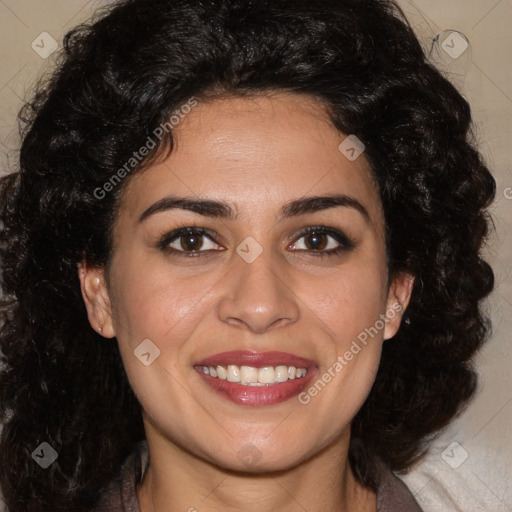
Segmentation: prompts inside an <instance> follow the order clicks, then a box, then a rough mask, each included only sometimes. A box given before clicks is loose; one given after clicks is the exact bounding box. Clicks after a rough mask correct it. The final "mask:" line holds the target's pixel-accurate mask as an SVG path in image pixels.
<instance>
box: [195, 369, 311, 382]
mask: <svg viewBox="0 0 512 512" xmlns="http://www.w3.org/2000/svg"><path fill="white" fill-rule="evenodd" d="M201 369H202V371H203V372H204V373H205V374H207V375H210V377H214V378H218V379H221V380H226V379H227V380H228V381H229V382H238V383H240V384H244V385H246V386H268V385H272V384H276V383H280V382H286V381H287V380H293V379H300V378H302V377H304V376H305V375H306V374H307V372H308V370H307V368H296V367H295V366H286V365H284V364H282V365H278V366H276V367H274V366H264V367H262V368H254V367H252V366H237V365H236V364H230V365H227V367H225V366H217V367H213V366H209V367H208V366H202V367H201Z"/></svg>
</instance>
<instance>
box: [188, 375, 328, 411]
mask: <svg viewBox="0 0 512 512" xmlns="http://www.w3.org/2000/svg"><path fill="white" fill-rule="evenodd" d="M195 369H196V371H197V372H198V373H199V375H201V377H202V378H203V380H204V381H205V382H206V384H207V385H208V386H209V387H210V388H211V389H213V391H216V392H217V393H218V394H219V395H222V396H223V397H225V398H228V399H229V400H231V401H232V402H234V403H235V404H239V405H252V406H261V405H274V404H278V403H281V402H285V401H286V400H289V399H290V398H293V397H294V396H297V395H298V394H299V393H300V392H301V391H302V390H303V389H304V388H306V387H307V385H308V384H309V383H310V381H311V380H312V379H313V377H314V376H315V375H316V374H317V373H318V369H317V368H315V367H312V368H308V373H306V375H305V376H304V377H300V378H299V379H293V380H287V381H286V382H280V383H277V384H272V385H271V386H245V385H244V384H239V383H237V382H229V381H228V380H222V379H219V378H217V377H210V375H207V374H206V373H204V372H203V370H202V368H201V367H199V368H195Z"/></svg>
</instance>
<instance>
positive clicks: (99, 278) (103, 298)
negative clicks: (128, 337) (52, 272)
mask: <svg viewBox="0 0 512 512" xmlns="http://www.w3.org/2000/svg"><path fill="white" fill-rule="evenodd" d="M78 277H79V279H80V288H81V290H82V297H83V299H84V302H85V307H86V308H87V316H88V318H89V323H90V324H91V327H92V328H93V329H94V330H95V331H98V332H99V333H100V334H101V335H102V336H104V337H105V338H113V337H114V336H115V335H116V333H115V330H114V326H113V322H112V307H111V302H110V297H109V293H108V288H107V283H106V281H105V275H104V269H103V268H98V267H91V266H89V265H88V264H86V263H84V262H82V263H79V264H78Z"/></svg>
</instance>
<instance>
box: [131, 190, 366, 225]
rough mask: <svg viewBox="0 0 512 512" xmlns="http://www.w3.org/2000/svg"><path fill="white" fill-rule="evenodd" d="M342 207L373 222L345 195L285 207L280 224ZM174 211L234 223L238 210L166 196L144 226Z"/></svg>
mask: <svg viewBox="0 0 512 512" xmlns="http://www.w3.org/2000/svg"><path fill="white" fill-rule="evenodd" d="M339 206H343V207H346V208H353V209H354V210H356V211H358V212H359V213H360V214H361V215H362V216H363V217H364V218H365V220H366V221H369V220H370V215H369V214H368V211H367V209H366V208H365V207H364V206H363V205H362V204H361V203H360V202H359V201H358V200H357V199H355V198H353V197H350V196H346V195H343V194H336V195H328V196H312V197H305V198H301V199H296V200H294V201H289V202H288V203H285V204H284V205H283V207H282V208H281V210H280V212H279V220H282V219H286V218H290V217H296V216H299V215H303V214H305V213H314V212H318V211H322V210H327V209H329V208H336V207H339ZM173 209H181V210H187V211H191V212H194V213H197V214H199V215H203V216H205V217H214V218H222V219H228V220H229V219H235V218H236V213H235V209H234V208H233V207H232V206H231V205H229V204H227V203H222V202H219V201H213V200H210V199H194V198H191V197H176V196H167V197H164V198H163V199H160V200H159V201H157V202H156V203H154V204H153V205H151V206H150V207H149V208H147V209H146V210H145V211H144V212H143V213H142V215H141V216H140V217H139V220H138V222H142V221H144V220H145V219H147V218H148V217H150V216H151V215H154V214H155V213H160V212H164V211H168V210H173Z"/></svg>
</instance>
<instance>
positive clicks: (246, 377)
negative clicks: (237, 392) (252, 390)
mask: <svg viewBox="0 0 512 512" xmlns="http://www.w3.org/2000/svg"><path fill="white" fill-rule="evenodd" d="M240 382H241V383H242V384H251V383H252V384H254V383H255V382H258V368H253V367H252V366H241V367H240Z"/></svg>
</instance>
